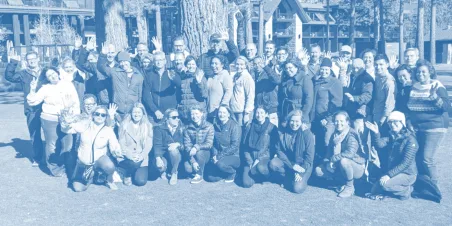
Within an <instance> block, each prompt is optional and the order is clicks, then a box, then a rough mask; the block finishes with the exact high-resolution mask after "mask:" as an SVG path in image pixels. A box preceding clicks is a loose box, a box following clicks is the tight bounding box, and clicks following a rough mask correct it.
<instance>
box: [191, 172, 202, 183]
mask: <svg viewBox="0 0 452 226" xmlns="http://www.w3.org/2000/svg"><path fill="white" fill-rule="evenodd" d="M202 181H203V179H202V176H201V175H199V174H195V177H193V179H191V181H190V184H199V183H201V182H202Z"/></svg>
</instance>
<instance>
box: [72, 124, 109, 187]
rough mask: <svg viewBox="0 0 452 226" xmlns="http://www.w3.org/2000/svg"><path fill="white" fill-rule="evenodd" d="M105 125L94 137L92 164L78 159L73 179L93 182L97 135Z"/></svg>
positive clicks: (84, 182)
mask: <svg viewBox="0 0 452 226" xmlns="http://www.w3.org/2000/svg"><path fill="white" fill-rule="evenodd" d="M104 127H105V125H104V126H103V127H102V128H101V129H100V130H99V131H98V132H97V134H96V136H95V137H94V141H93V144H92V146H91V164H90V165H86V164H84V163H82V162H81V161H79V160H77V164H76V166H75V170H74V175H73V180H74V181H77V182H81V183H83V184H85V185H86V184H88V183H91V182H92V180H93V177H94V144H95V143H96V139H97V136H98V135H99V133H100V132H101V131H102V129H103V128H104Z"/></svg>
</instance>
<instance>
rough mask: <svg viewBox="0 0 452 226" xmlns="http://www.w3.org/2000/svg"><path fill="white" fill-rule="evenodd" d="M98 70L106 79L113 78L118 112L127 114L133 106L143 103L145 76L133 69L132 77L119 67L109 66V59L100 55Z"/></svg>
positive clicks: (114, 99) (114, 98) (114, 100)
mask: <svg viewBox="0 0 452 226" xmlns="http://www.w3.org/2000/svg"><path fill="white" fill-rule="evenodd" d="M97 69H98V70H99V72H100V73H102V74H104V75H105V76H106V77H108V78H111V81H112V85H113V102H114V103H115V104H116V105H117V106H118V112H119V113H122V114H125V113H127V112H129V111H130V110H131V109H132V106H133V104H135V103H137V102H141V98H142V94H143V80H144V78H143V75H142V74H141V73H140V72H139V71H138V70H137V69H136V68H133V74H132V77H131V78H129V77H128V76H127V73H126V72H125V71H124V70H123V69H121V68H119V67H113V68H111V67H109V66H107V57H106V55H104V54H100V55H99V61H97Z"/></svg>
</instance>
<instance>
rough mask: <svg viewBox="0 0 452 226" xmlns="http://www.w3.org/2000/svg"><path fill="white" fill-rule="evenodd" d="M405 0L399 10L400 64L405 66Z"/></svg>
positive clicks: (401, 1) (401, 0)
mask: <svg viewBox="0 0 452 226" xmlns="http://www.w3.org/2000/svg"><path fill="white" fill-rule="evenodd" d="M403 36H404V34H403V0H400V8H399V62H400V64H403V61H404V57H403V43H404V42H403Z"/></svg>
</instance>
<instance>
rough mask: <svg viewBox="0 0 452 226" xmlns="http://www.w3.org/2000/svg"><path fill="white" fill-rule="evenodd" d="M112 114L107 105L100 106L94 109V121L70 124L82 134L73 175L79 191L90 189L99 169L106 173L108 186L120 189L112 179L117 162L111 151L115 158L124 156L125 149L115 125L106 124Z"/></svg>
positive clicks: (74, 186)
mask: <svg viewBox="0 0 452 226" xmlns="http://www.w3.org/2000/svg"><path fill="white" fill-rule="evenodd" d="M109 117H110V116H109V115H108V110H107V107H105V106H103V105H101V106H97V107H96V108H95V110H94V111H93V116H92V119H91V120H86V121H80V122H77V123H73V124H70V127H72V128H73V129H74V130H75V131H77V132H78V133H80V146H79V148H78V155H77V165H76V167H75V172H74V175H73V178H72V180H73V182H72V186H73V189H74V191H76V192H81V191H85V190H86V189H88V187H89V185H90V184H92V182H93V177H94V173H95V171H97V170H101V171H102V172H103V173H105V174H106V175H107V187H109V188H110V189H111V190H117V189H118V187H117V186H116V184H114V182H113V173H114V172H115V164H114V163H113V161H112V159H111V158H110V156H109V155H108V153H109V152H110V154H111V155H112V157H115V158H122V152H121V146H120V144H119V142H118V139H117V138H116V135H115V132H114V131H113V128H112V127H109V126H107V125H106V121H107V120H109Z"/></svg>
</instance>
